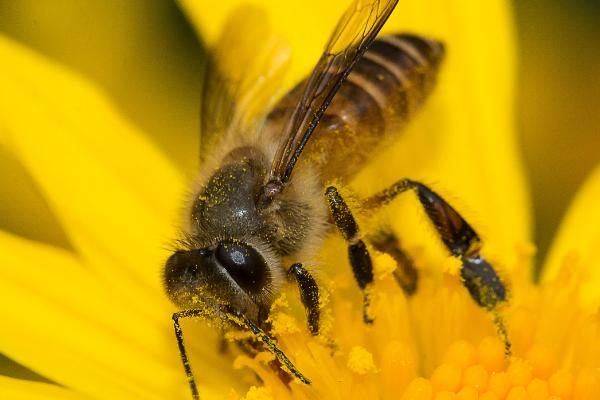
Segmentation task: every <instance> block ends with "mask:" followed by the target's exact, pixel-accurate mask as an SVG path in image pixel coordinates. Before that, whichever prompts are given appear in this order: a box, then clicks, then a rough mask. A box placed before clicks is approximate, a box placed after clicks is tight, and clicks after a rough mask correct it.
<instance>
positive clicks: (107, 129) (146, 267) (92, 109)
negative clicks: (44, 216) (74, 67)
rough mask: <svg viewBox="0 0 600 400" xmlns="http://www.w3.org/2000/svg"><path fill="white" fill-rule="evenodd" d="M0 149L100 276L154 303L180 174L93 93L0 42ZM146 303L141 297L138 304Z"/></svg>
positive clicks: (23, 51)
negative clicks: (124, 283) (119, 277)
mask: <svg viewBox="0 0 600 400" xmlns="http://www.w3.org/2000/svg"><path fill="white" fill-rule="evenodd" d="M0 57H1V58H2V60H4V62H3V64H2V67H1V71H2V73H1V74H0V85H1V86H2V91H1V92H0V127H1V129H0V143H1V144H3V145H4V146H5V147H6V148H8V150H9V151H11V152H13V153H14V154H15V156H16V157H17V158H18V159H19V160H20V161H21V162H22V163H23V165H24V166H25V167H26V169H27V170H28V172H29V173H30V174H31V176H32V177H33V179H34V180H35V181H36V182H37V184H38V185H39V187H40V189H41V191H42V193H43V194H44V196H45V197H46V199H47V200H48V202H49V204H50V207H51V208H52V210H53V211H54V213H55V214H56V215H57V217H58V219H59V220H60V222H61V223H62V226H63V227H64V229H65V231H66V232H67V234H68V235H69V238H70V240H71V242H72V243H73V244H74V246H75V248H76V250H77V251H78V252H80V254H81V255H83V256H84V257H85V258H87V259H88V260H90V261H92V264H91V265H92V266H98V265H102V266H103V267H105V266H106V265H108V266H111V268H108V269H106V268H102V269H100V268H98V271H99V273H100V274H101V275H103V276H104V277H105V279H107V280H110V275H111V274H114V273H115V272H116V271H122V270H127V271H129V273H128V274H126V275H125V277H124V278H127V279H129V282H128V284H129V285H134V286H138V287H140V288H143V289H145V291H146V296H147V298H150V297H154V296H159V293H160V280H159V279H158V278H157V276H158V272H159V268H160V265H161V263H162V262H163V260H164V259H165V258H166V256H167V252H166V251H164V250H163V249H161V246H163V247H165V244H167V243H168V240H169V239H170V238H172V237H174V229H173V226H174V221H175V219H176V218H175V217H174V216H175V215H176V214H177V212H176V210H177V207H178V204H179V200H180V197H182V193H183V183H182V177H181V175H180V174H179V173H178V171H177V170H175V169H174V167H173V166H172V165H171V164H170V163H169V162H168V160H167V159H166V158H165V157H164V156H163V155H162V154H161V152H160V151H158V150H157V149H156V148H155V147H154V146H153V145H152V144H151V143H149V142H148V140H147V139H145V138H144V137H143V136H142V135H141V134H140V132H139V131H138V130H137V129H136V128H135V127H134V126H132V124H131V123H130V122H128V121H127V120H125V119H124V118H122V117H120V116H119V114H118V112H117V111H116V110H115V109H114V108H113V106H112V105H111V104H110V102H109V101H108V100H107V99H106V98H105V97H104V96H103V95H102V94H101V93H100V91H99V90H98V89H97V88H96V87H94V86H93V85H91V84H89V83H88V82H86V81H84V80H83V79H82V78H81V77H79V76H77V75H75V74H74V73H72V72H70V71H68V70H66V69H65V68H63V67H61V66H59V65H56V64H53V63H52V62H50V61H48V60H45V59H43V58H42V57H40V56H38V55H36V54H34V53H33V52H31V51H30V50H28V49H26V48H24V47H22V46H20V45H18V44H16V43H15V42H13V41H11V40H9V39H7V38H0ZM140 300H146V299H140Z"/></svg>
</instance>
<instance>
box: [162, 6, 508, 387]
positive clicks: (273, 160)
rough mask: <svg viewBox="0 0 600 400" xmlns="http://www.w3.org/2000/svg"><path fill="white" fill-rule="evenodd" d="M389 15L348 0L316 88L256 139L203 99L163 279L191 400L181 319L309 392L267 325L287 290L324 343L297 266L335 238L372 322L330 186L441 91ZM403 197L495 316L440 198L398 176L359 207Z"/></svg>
mask: <svg viewBox="0 0 600 400" xmlns="http://www.w3.org/2000/svg"><path fill="white" fill-rule="evenodd" d="M396 3H397V0H355V1H354V2H353V3H352V4H351V6H350V8H349V9H348V10H347V11H346V13H345V14H344V15H343V17H342V18H341V20H340V21H339V23H338V24H337V27H336V28H335V30H334V32H333V34H332V36H331V38H330V39H329V42H328V43H327V45H326V47H325V50H324V52H323V53H322V55H321V57H320V59H319V60H318V62H317V64H316V66H315V67H314V69H313V70H312V73H311V74H310V76H309V77H308V78H307V79H305V80H304V81H302V82H301V83H300V84H298V85H297V86H296V87H295V88H294V89H292V90H291V91H290V92H289V93H288V94H287V95H285V96H284V97H283V98H282V99H281V100H279V102H278V103H276V104H275V106H274V107H272V108H271V109H270V110H265V112H264V118H262V119H260V122H257V123H255V124H252V126H250V127H247V126H243V124H242V123H240V118H237V117H236V104H235V102H233V101H232V100H231V96H227V95H222V96H215V95H214V92H212V91H211V90H205V96H204V97H203V113H202V118H203V129H202V135H203V136H202V142H203V143H209V145H208V146H209V147H207V146H206V145H205V147H204V148H203V149H202V152H201V153H202V154H203V155H204V156H203V157H204V160H203V161H204V163H203V168H204V170H205V171H204V172H205V173H204V178H202V179H201V180H200V183H199V185H198V189H197V190H196V191H195V193H194V196H193V199H192V201H191V202H190V206H189V212H188V218H189V226H188V228H187V231H186V233H185V234H184V237H183V238H182V239H181V241H180V249H178V250H177V251H175V252H174V253H173V254H172V255H171V256H170V257H169V259H168V260H167V261H166V264H165V267H164V272H163V276H164V283H165V288H166V292H167V294H168V296H169V298H170V299H171V300H172V301H173V302H174V303H175V305H176V306H177V307H179V309H181V310H182V311H178V312H176V313H174V314H173V320H174V326H175V334H176V339H177V343H178V346H179V350H180V354H181V358H182V362H183V366H184V369H185V373H186V375H187V378H188V381H189V384H190V388H191V391H192V396H193V397H194V398H195V399H197V398H198V397H199V395H198V388H197V386H196V382H195V380H194V376H193V374H192V369H191V366H190V363H189V360H188V356H187V352H186V349H185V345H184V341H183V332H182V329H181V326H180V322H179V321H180V319H182V318H187V317H204V318H207V319H209V320H210V321H216V322H218V323H222V324H223V326H225V327H233V328H237V329H243V330H247V331H249V332H251V333H252V334H253V335H255V337H256V339H257V340H256V343H257V346H261V348H264V349H266V350H268V351H270V352H272V353H273V354H274V355H275V357H276V360H277V361H278V363H279V364H280V365H281V366H282V367H284V368H283V369H284V370H286V371H288V372H289V373H290V374H291V375H292V376H293V377H295V378H297V379H298V380H300V381H301V382H303V383H305V384H310V380H309V378H308V377H306V376H304V375H303V374H302V373H301V372H300V371H299V370H298V369H297V368H296V367H295V366H294V364H293V363H292V362H291V361H290V360H289V359H288V358H287V356H286V355H285V353H284V352H283V351H281V350H280V349H279V348H278V346H277V343H276V341H275V339H274V338H272V337H271V336H270V334H269V325H268V323H267V318H268V315H269V310H270V307H271V305H272V303H273V301H274V299H275V297H276V295H277V294H278V293H279V292H280V291H281V290H282V287H283V286H284V285H286V284H287V283H289V282H295V283H296V284H297V286H298V288H299V292H300V299H301V301H302V303H303V305H304V307H305V309H306V314H307V323H308V330H309V331H310V333H311V334H313V335H318V334H319V316H320V311H319V286H318V284H317V282H316V280H315V279H314V278H313V276H312V274H311V272H310V269H309V268H307V267H306V266H305V265H304V264H303V262H302V261H303V260H304V259H306V258H307V257H309V256H310V255H311V254H314V253H315V252H316V251H317V249H318V247H319V245H320V243H321V242H322V240H323V238H324V237H325V236H326V235H328V234H330V233H331V232H335V231H337V232H338V233H339V234H341V236H342V237H343V238H344V240H345V241H346V242H347V246H348V259H349V263H350V266H351V267H352V272H353V275H354V277H355V279H356V282H357V284H358V287H359V289H360V290H361V291H362V295H363V316H364V322H365V323H373V321H374V317H373V316H371V315H370V314H369V312H368V306H369V288H370V285H372V283H373V266H372V262H371V257H370V254H369V250H368V247H367V245H366V243H365V241H366V240H367V237H366V236H364V235H363V234H362V232H361V231H360V229H359V226H358V223H357V222H356V219H355V218H354V216H353V213H352V211H351V209H350V207H349V206H348V204H347V202H346V201H345V199H344V198H343V196H342V195H341V194H340V192H339V191H338V188H337V187H335V186H327V185H326V182H331V181H332V180H334V179H335V181H336V182H342V183H343V182H347V181H349V180H350V179H351V178H352V177H353V176H354V175H355V174H356V173H357V172H359V171H360V169H361V168H362V167H363V166H364V165H366V164H367V163H368V162H369V161H370V160H371V159H372V158H373V156H374V155H375V154H376V153H377V151H378V150H379V149H380V148H381V147H382V145H384V144H385V143H389V141H390V140H393V139H394V137H396V136H397V134H398V132H399V131H400V130H401V129H400V128H401V127H402V126H403V125H404V124H405V123H406V122H407V121H408V120H409V119H410V117H411V116H412V115H414V113H415V112H416V111H417V110H418V109H419V108H420V107H421V105H422V104H423V102H424V101H425V100H426V98H427V96H428V95H429V93H430V92H431V91H432V89H433V88H434V86H435V82H436V78H437V75H438V71H439V69H440V68H441V65H442V60H443V58H444V54H445V46H444V45H443V43H441V42H439V41H436V40H433V39H429V38H425V37H421V36H418V35H414V34H396V35H388V36H382V37H379V38H377V35H378V33H379V31H380V30H381V28H382V27H383V25H384V24H385V22H386V20H387V19H388V17H389V16H390V14H391V13H392V11H393V10H394V8H395V6H396ZM206 79H207V84H208V86H207V87H209V88H210V87H211V84H214V83H215V82H219V81H220V80H221V78H220V77H219V73H218V71H217V68H214V69H209V71H208V72H207V78H206ZM207 155H212V156H211V157H208V156H207ZM408 191H413V192H415V193H416V195H417V199H418V201H419V202H420V204H421V205H422V206H423V208H424V210H425V213H426V215H427V216H428V218H429V219H430V220H431V222H432V223H433V226H434V227H435V229H436V231H437V232H438V234H439V236H440V239H441V241H442V242H443V244H444V245H445V247H446V248H447V249H448V251H449V252H450V253H451V254H452V255H454V256H456V257H458V258H460V260H461V261H462V269H461V278H462V281H463V283H464V286H465V287H466V289H467V290H468V291H469V293H470V295H471V297H472V298H473V300H474V301H475V302H477V303H478V304H479V305H480V306H481V307H483V308H485V309H487V310H490V311H494V310H495V309H496V307H497V306H498V305H499V304H500V303H502V302H504V301H505V300H506V289H505V286H504V284H503V283H502V281H501V280H500V278H499V277H498V275H497V274H496V272H495V270H494V269H493V267H492V266H491V265H490V264H489V263H488V262H487V261H486V260H485V259H484V258H483V257H482V256H481V254H480V248H481V240H480V238H479V236H478V234H477V233H476V232H475V230H474V229H473V228H472V227H471V226H470V225H469V223H468V222H467V221H466V220H465V219H464V218H463V217H462V216H461V215H460V214H459V213H458V212H457V211H456V210H455V209H454V208H453V207H452V206H451V205H450V204H448V203H447V202H446V201H445V200H444V199H443V198H442V197H440V196H439V195H438V194H437V193H435V192H434V191H433V190H431V189H430V188H429V187H427V186H426V185H424V184H422V183H420V182H417V181H414V180H410V179H406V178H404V179H400V180H398V181H397V182H396V183H394V184H393V185H392V186H390V187H389V188H387V189H384V190H382V191H381V192H379V193H376V194H374V195H372V196H371V197H368V198H366V199H364V200H363V201H362V202H361V203H362V206H361V207H362V209H363V210H367V211H376V210H378V209H380V208H381V207H383V206H385V205H386V204H388V203H390V202H391V201H392V200H394V199H395V198H396V197H397V196H398V195H399V194H401V193H404V192H408ZM371 243H372V246H373V247H374V248H376V249H377V250H379V251H382V252H387V253H389V254H390V255H391V256H392V257H393V258H394V259H396V260H397V261H398V262H399V263H400V264H402V268H398V269H397V270H398V271H399V272H397V274H396V278H397V279H398V281H399V283H400V284H401V285H400V286H401V287H402V288H404V290H405V291H406V293H407V294H410V293H412V292H414V291H415V290H416V287H417V283H418V273H417V271H416V270H415V269H414V266H412V265H411V262H410V258H408V257H406V256H405V255H404V252H403V251H402V250H401V249H400V248H399V244H398V240H397V238H396V237H395V236H394V235H393V234H392V233H389V232H386V233H384V234H379V235H374V236H373V237H372V238H371ZM506 343H508V341H507V340H506ZM507 349H508V345H507Z"/></svg>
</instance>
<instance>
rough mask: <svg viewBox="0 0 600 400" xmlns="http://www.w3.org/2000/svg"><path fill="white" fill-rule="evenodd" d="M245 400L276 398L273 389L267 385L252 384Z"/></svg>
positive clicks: (269, 399)
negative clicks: (257, 385)
mask: <svg viewBox="0 0 600 400" xmlns="http://www.w3.org/2000/svg"><path fill="white" fill-rule="evenodd" d="M243 400H274V399H273V395H272V394H271V391H270V390H269V388H267V387H264V386H263V387H256V386H251V387H250V389H249V390H248V393H246V397H244V399H243Z"/></svg>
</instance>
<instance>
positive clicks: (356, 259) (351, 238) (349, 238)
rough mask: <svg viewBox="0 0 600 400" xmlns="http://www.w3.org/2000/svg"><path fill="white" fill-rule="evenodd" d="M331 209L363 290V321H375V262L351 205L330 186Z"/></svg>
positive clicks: (327, 193) (327, 191)
mask: <svg viewBox="0 0 600 400" xmlns="http://www.w3.org/2000/svg"><path fill="white" fill-rule="evenodd" d="M325 196H326V198H327V204H329V211H330V212H331V216H332V217H333V221H334V222H335V226H336V227H337V228H338V230H339V231H340V233H341V234H342V236H343V237H344V239H345V240H346V242H347V243H348V258H349V259H350V265H351V266H352V272H353V273H354V278H355V279H356V282H357V283H358V287H360V289H361V290H362V292H363V321H364V322H365V323H367V324H370V323H373V319H372V318H371V317H370V316H369V304H370V297H369V289H370V287H369V286H370V285H371V283H373V263H372V262H371V256H370V255H369V250H367V246H366V245H365V242H363V241H362V239H361V238H360V233H359V229H358V224H357V223H356V220H355V219H354V216H353V215H352V212H351V211H350V207H348V204H346V202H345V201H344V199H343V198H342V196H341V195H340V193H339V192H338V190H337V189H336V188H335V187H333V186H329V187H328V188H327V190H326V191H325Z"/></svg>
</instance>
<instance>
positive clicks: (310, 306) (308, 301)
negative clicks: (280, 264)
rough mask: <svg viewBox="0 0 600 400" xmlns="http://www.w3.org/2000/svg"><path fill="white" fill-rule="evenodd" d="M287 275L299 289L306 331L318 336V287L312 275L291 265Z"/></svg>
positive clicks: (301, 267) (300, 267)
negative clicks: (294, 281)
mask: <svg viewBox="0 0 600 400" xmlns="http://www.w3.org/2000/svg"><path fill="white" fill-rule="evenodd" d="M288 274H290V276H293V277H294V279H295V280H296V283H298V289H300V299H301V300H302V304H304V308H305V309H306V318H307V320H308V329H309V331H310V333H311V334H312V335H314V336H317V335H318V334H319V313H320V312H319V286H317V282H316V281H315V279H314V278H313V277H312V275H311V274H310V273H309V272H308V271H307V270H306V269H305V268H304V267H303V266H302V264H299V263H297V264H293V265H292V266H291V267H290V269H289V271H288Z"/></svg>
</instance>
